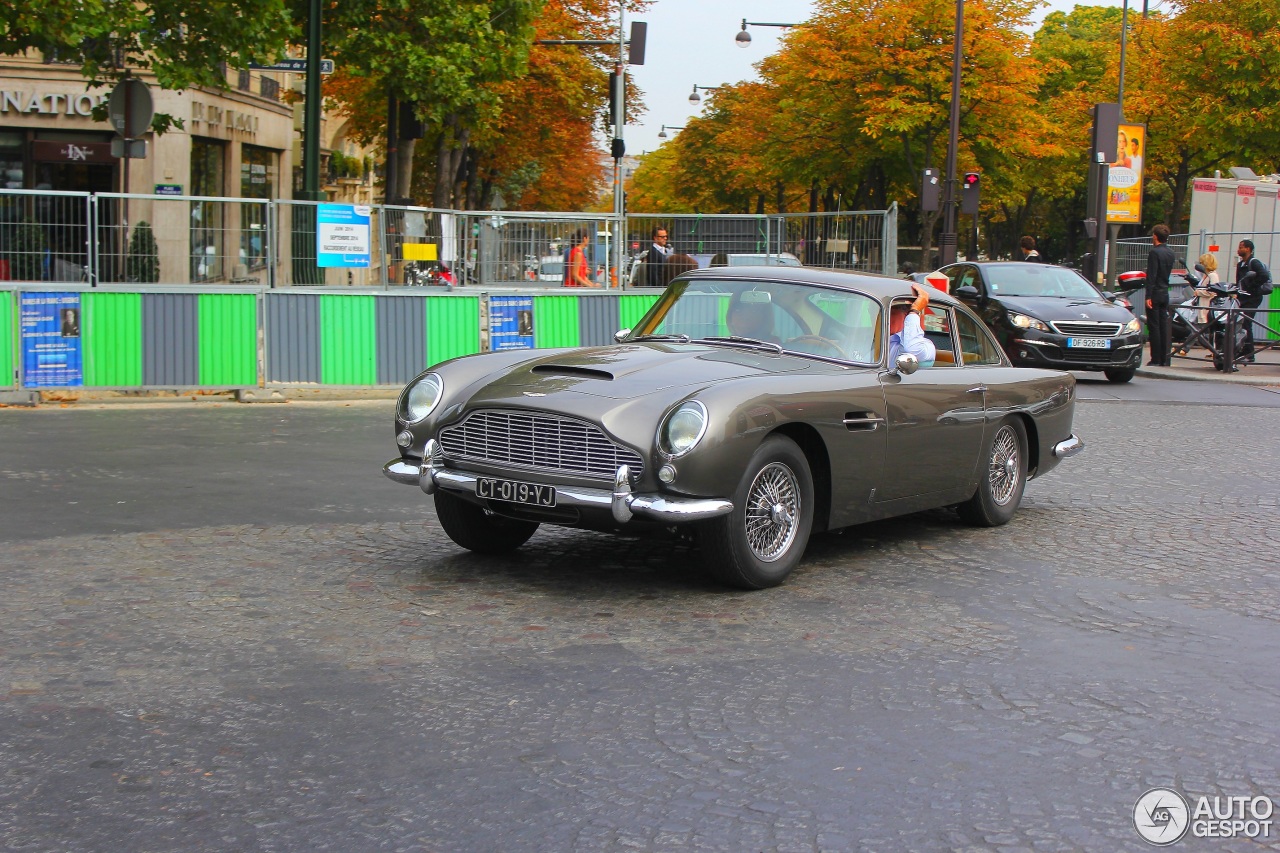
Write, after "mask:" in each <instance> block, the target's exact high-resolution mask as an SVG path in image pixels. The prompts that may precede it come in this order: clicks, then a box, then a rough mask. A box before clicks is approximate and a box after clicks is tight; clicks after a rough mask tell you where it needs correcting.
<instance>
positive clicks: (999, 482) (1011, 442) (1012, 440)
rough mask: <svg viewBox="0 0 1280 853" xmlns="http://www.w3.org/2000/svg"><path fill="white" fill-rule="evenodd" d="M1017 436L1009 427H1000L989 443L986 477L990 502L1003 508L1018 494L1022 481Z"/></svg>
mask: <svg viewBox="0 0 1280 853" xmlns="http://www.w3.org/2000/svg"><path fill="white" fill-rule="evenodd" d="M1018 452H1019V448H1018V436H1017V433H1015V432H1014V431H1013V427H1011V426H1009V425H1007V424H1006V425H1005V426H1002V427H1001V428H1000V431H999V432H997V433H996V437H995V441H993V442H992V443H991V460H990V467H989V469H988V471H987V477H988V479H989V481H990V483H991V500H993V501H994V502H995V503H996V504H997V505H999V506H1005V505H1007V504H1008V503H1009V501H1011V500H1012V499H1013V496H1014V495H1015V494H1017V492H1018V485H1019V483H1020V481H1021V479H1022V466H1021V464H1020V460H1019V459H1018Z"/></svg>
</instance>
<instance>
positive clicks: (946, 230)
mask: <svg viewBox="0 0 1280 853" xmlns="http://www.w3.org/2000/svg"><path fill="white" fill-rule="evenodd" d="M955 39H956V43H955V47H954V49H953V50H952V54H951V124H950V130H949V132H948V135H947V176H946V182H947V185H946V188H945V189H944V192H943V201H942V239H941V240H940V241H939V243H938V260H939V261H941V263H940V264H939V266H946V265H947V264H953V263H955V262H956V242H957V240H956V221H957V219H958V218H959V217H958V216H957V213H958V210H957V208H959V206H960V199H959V195H960V194H959V193H958V192H957V184H958V180H957V177H956V158H957V155H958V154H959V151H958V149H959V148H960V66H961V62H962V60H963V59H964V0H956V35H955Z"/></svg>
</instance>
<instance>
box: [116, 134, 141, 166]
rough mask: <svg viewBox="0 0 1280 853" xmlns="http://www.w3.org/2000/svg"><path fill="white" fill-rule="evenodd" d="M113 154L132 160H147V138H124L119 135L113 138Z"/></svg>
mask: <svg viewBox="0 0 1280 853" xmlns="http://www.w3.org/2000/svg"><path fill="white" fill-rule="evenodd" d="M111 156H112V157H120V158H128V159H130V160H145V159H147V140H145V139H122V138H121V137H119V136H117V137H116V138H115V139H113V140H111Z"/></svg>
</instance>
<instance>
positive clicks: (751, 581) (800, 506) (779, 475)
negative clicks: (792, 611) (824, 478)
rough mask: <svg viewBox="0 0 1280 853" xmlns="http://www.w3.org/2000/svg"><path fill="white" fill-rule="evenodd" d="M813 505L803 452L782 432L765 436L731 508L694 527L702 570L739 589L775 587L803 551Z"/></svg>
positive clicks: (798, 560)
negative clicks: (699, 549)
mask: <svg viewBox="0 0 1280 853" xmlns="http://www.w3.org/2000/svg"><path fill="white" fill-rule="evenodd" d="M813 509H814V500H813V474H812V472H811V471H810V470H809V460H808V459H806V458H805V455H804V453H803V451H801V450H800V448H799V447H798V446H797V445H796V443H795V442H794V441H792V440H791V439H789V438H787V437H786V436H781V435H775V436H771V437H769V438H767V439H765V441H764V442H763V443H762V444H761V445H760V447H759V448H758V449H757V450H756V452H755V453H754V454H753V455H752V457H751V461H750V462H749V463H748V464H747V468H746V472H745V473H744V474H743V475H742V480H741V482H739V484H738V488H737V489H736V490H735V491H734V493H733V512H731V513H729V514H728V515H723V516H720V517H719V518H713V519H710V520H709V521H705V522H703V523H702V525H701V527H700V528H699V537H698V539H699V543H700V544H701V547H702V558H703V561H704V563H705V565H706V567H707V571H708V572H710V574H711V576H712V577H714V578H715V579H716V580H718V581H719V582H720V583H723V584H725V585H726V586H732V587H737V588H739V589H765V588H766V587H771V586H777V585H778V584H780V583H782V582H783V581H784V580H786V578H787V575H789V574H791V571H792V569H794V568H795V567H796V565H797V564H798V563H799V562H800V558H801V557H802V556H804V549H805V546H806V545H808V543H809V532H810V531H811V530H812V529H813Z"/></svg>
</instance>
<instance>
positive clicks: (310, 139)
mask: <svg viewBox="0 0 1280 853" xmlns="http://www.w3.org/2000/svg"><path fill="white" fill-rule="evenodd" d="M308 7H309V11H310V15H309V17H308V19H307V84H306V85H307V92H306V98H307V102H306V107H305V109H304V111H303V114H302V125H303V128H302V198H303V199H304V200H306V201H324V199H325V194H324V193H323V192H321V191H320V0H309V3H308Z"/></svg>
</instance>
